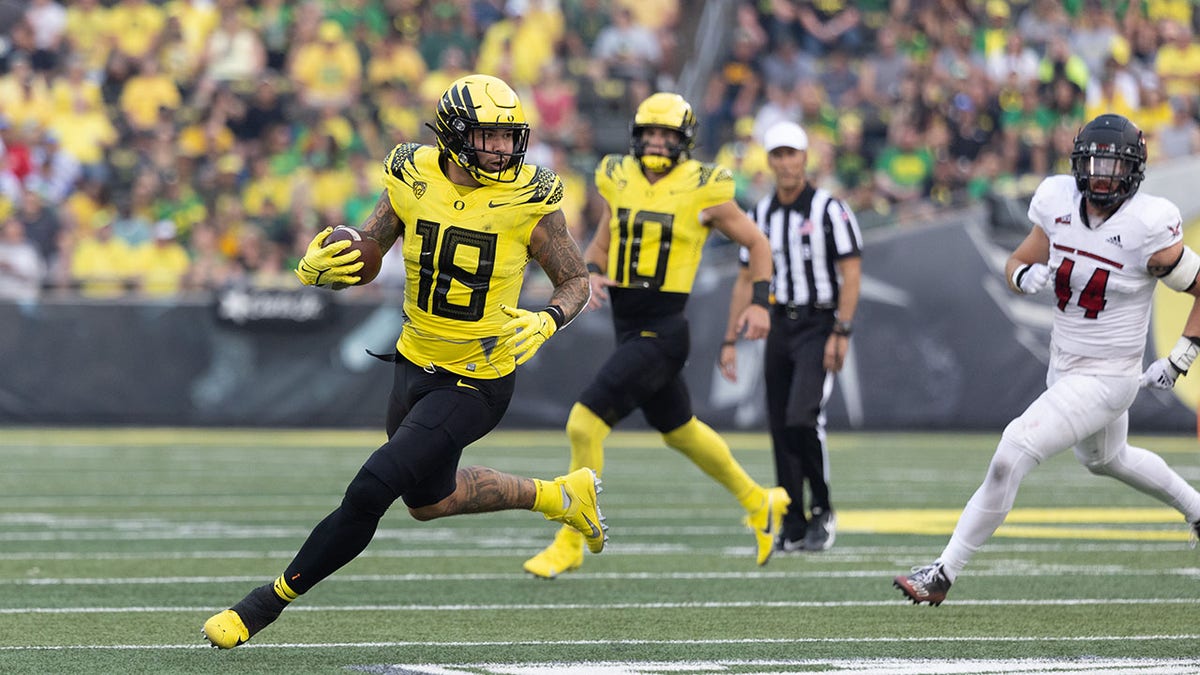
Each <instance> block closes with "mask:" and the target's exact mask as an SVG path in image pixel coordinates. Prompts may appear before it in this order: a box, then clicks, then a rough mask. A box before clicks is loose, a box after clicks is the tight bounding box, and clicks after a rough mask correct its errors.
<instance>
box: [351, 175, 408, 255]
mask: <svg viewBox="0 0 1200 675" xmlns="http://www.w3.org/2000/svg"><path fill="white" fill-rule="evenodd" d="M358 229H360V230H362V231H363V232H365V233H366V235H367V236H368V237H370V238H372V239H374V240H375V241H377V242H379V248H380V249H382V250H383V252H384V254H385V255H386V254H387V252H388V251H389V250H390V249H391V248H392V245H393V244H395V243H396V241H397V240H399V239H403V238H404V221H402V220H400V216H398V215H396V211H395V210H394V209H393V208H392V200H391V199H390V198H389V197H388V193H387V190H384V191H383V192H382V193H380V195H379V201H377V202H375V210H374V211H371V215H369V216H367V219H366V220H365V221H363V224H362V226H361V227H360V228H358Z"/></svg>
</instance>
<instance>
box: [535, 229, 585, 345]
mask: <svg viewBox="0 0 1200 675" xmlns="http://www.w3.org/2000/svg"><path fill="white" fill-rule="evenodd" d="M529 255H530V256H531V257H532V258H533V259H534V260H536V261H537V262H538V264H539V265H541V266H542V269H543V270H545V272H546V276H548V277H550V281H551V283H553V284H554V294H553V295H552V296H550V304H552V305H557V306H558V308H559V309H561V310H562V311H563V315H564V316H565V317H566V322H569V321H571V319H574V318H575V317H576V316H577V315H578V314H579V312H581V311H582V310H583V308H584V306H585V305H587V301H588V296H589V294H590V293H591V290H590V288H589V287H588V273H587V268H586V267H585V266H584V264H583V256H582V255H581V254H580V253H579V246H578V244H576V243H575V240H574V239H573V238H572V237H571V233H570V232H569V231H568V230H567V218H566V216H564V215H563V212H562V211H561V210H558V211H554V212H553V213H547V214H546V215H545V216H542V219H541V220H540V221H538V224H537V225H535V226H534V228H533V233H532V234H531V236H530V238H529ZM566 322H564V325H565V324H566Z"/></svg>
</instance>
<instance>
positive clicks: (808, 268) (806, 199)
mask: <svg viewBox="0 0 1200 675" xmlns="http://www.w3.org/2000/svg"><path fill="white" fill-rule="evenodd" d="M747 215H749V216H750V218H751V219H752V220H754V222H756V223H758V227H759V229H760V230H762V232H763V234H765V235H767V240H768V241H770V242H771V256H772V257H773V258H774V261H775V277H774V278H773V279H772V281H771V290H772V292H773V293H774V296H775V304H777V305H808V306H813V307H821V308H831V309H832V308H836V307H837V302H838V276H837V267H835V265H834V263H835V262H836V261H837V260H839V259H841V258H848V257H852V256H858V255H861V254H862V234H861V233H860V232H859V230H858V220H857V219H856V218H855V217H854V212H852V211H851V210H850V208H849V207H848V206H846V204H845V203H844V202H842V201H841V200H840V199H834V198H833V195H832V194H830V192H829V191H828V190H825V189H823V188H815V189H814V188H813V186H812V185H811V184H810V185H806V186H805V187H804V189H803V190H802V191H801V192H800V196H799V197H797V198H796V201H795V202H793V203H791V204H780V203H779V201H778V200H777V198H776V195H775V194H771V195H770V196H767V197H763V198H762V199H761V200H760V201H759V202H758V204H756V205H755V206H754V208H753V209H751V210H750V211H748V212H747ZM740 257H741V261H742V264H743V265H746V264H749V262H750V253H749V251H748V250H747V249H746V248H745V247H743V248H742V250H741V254H740Z"/></svg>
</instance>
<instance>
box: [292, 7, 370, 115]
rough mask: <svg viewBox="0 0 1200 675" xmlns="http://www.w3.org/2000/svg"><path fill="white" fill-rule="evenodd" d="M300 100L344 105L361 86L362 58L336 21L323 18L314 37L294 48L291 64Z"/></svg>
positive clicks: (306, 103)
mask: <svg viewBox="0 0 1200 675" xmlns="http://www.w3.org/2000/svg"><path fill="white" fill-rule="evenodd" d="M291 77H292V82H293V83H295V86H296V91H297V94H298V95H299V98H300V103H301V104H303V105H304V106H306V107H309V108H317V107H321V106H324V105H331V106H334V107H337V108H348V107H350V105H351V104H353V103H354V99H355V98H356V97H357V96H358V93H359V91H360V89H361V88H362V61H361V60H360V59H359V56H358V50H357V49H356V48H355V47H354V43H352V42H350V41H349V40H347V39H345V36H344V35H343V31H342V27H341V26H340V25H338V23H337V22H336V21H323V22H321V25H320V27H319V28H318V29H317V39H316V40H315V41H313V42H309V43H307V44H303V45H300V46H299V47H297V48H296V52H295V58H294V59H293V61H292V68H291Z"/></svg>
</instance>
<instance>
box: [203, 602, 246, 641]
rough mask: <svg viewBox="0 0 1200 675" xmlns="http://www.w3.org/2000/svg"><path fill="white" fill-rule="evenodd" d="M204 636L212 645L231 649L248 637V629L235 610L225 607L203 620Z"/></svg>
mask: <svg viewBox="0 0 1200 675" xmlns="http://www.w3.org/2000/svg"><path fill="white" fill-rule="evenodd" d="M204 637H205V638H207V639H208V641H209V642H210V643H211V644H212V646H214V647H219V648H220V649H233V648H234V647H236V646H238V645H240V644H242V643H243V642H245V641H246V640H249V639H250V631H249V629H247V628H246V624H244V623H242V617H240V616H238V613H237V612H235V611H233V610H232V609H227V610H225V611H224V612H221V613H219V614H214V615H213V616H212V617H211V618H210V619H209V620H208V621H205V622H204Z"/></svg>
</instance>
